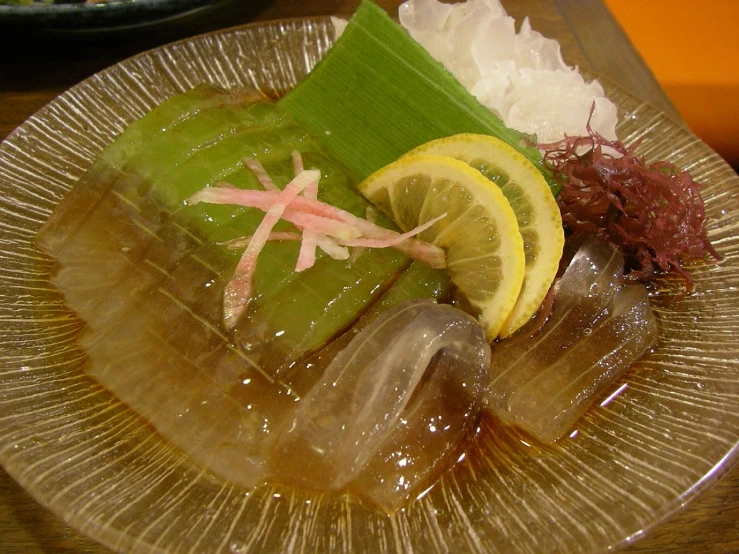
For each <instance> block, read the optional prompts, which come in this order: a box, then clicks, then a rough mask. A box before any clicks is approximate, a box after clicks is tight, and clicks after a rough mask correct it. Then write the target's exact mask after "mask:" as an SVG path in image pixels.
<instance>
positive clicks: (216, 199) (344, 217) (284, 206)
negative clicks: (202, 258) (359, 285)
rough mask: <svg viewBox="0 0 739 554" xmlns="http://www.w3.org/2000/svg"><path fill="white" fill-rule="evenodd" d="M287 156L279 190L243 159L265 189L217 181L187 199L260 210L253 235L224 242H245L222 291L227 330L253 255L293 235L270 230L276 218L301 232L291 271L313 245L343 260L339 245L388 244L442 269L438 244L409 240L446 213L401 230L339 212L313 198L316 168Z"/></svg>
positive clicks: (307, 262) (244, 297) (242, 301)
mask: <svg viewBox="0 0 739 554" xmlns="http://www.w3.org/2000/svg"><path fill="white" fill-rule="evenodd" d="M292 159H293V164H294V167H295V171H296V174H295V177H294V178H293V179H292V180H291V181H290V182H289V183H288V184H287V185H285V188H283V189H282V190H280V189H279V187H277V186H276V185H275V184H274V182H273V181H272V179H271V178H270V176H269V174H268V173H267V172H266V171H265V170H264V167H262V164H260V163H259V162H258V161H257V160H253V159H247V160H245V161H244V165H246V166H247V167H248V168H249V169H251V170H252V171H253V172H254V175H255V176H256V177H257V179H258V180H259V182H260V184H261V185H262V186H263V187H264V188H265V189H266V190H265V191H256V190H243V189H239V188H237V187H235V186H233V185H230V184H229V183H222V182H220V183H216V185H217V186H214V187H209V188H205V189H203V190H201V191H199V192H197V193H195V194H193V195H192V196H191V197H190V198H189V199H188V200H187V203H188V204H189V205H191V206H193V205H196V204H198V203H200V202H206V203H211V204H231V205H235V206H244V207H248V208H259V209H261V210H263V211H264V212H265V216H264V218H263V219H262V221H261V223H260V224H259V225H258V226H257V229H256V231H254V234H253V235H251V236H249V238H248V239H245V238H244V237H241V238H237V239H232V240H231V241H229V242H228V245H229V247H231V248H233V247H236V248H238V247H239V246H240V245H241V244H245V245H246V249H245V250H244V253H243V254H242V256H241V259H240V260H239V263H238V264H237V266H236V269H235V270H234V272H233V275H232V276H231V279H230V280H229V282H228V283H227V284H226V288H225V290H224V292H223V322H224V325H225V327H226V329H228V330H231V329H233V328H234V326H235V325H236V323H237V322H238V320H239V318H240V317H241V316H242V315H243V314H244V311H245V310H246V307H247V305H248V303H249V300H250V299H251V296H252V286H253V284H252V281H253V279H254V271H255V270H256V264H257V257H258V256H259V253H260V252H261V251H262V249H263V248H264V245H265V244H266V243H267V241H268V240H270V239H271V240H293V239H294V236H293V235H292V234H283V233H273V232H272V229H273V228H274V226H275V224H277V222H278V221H279V220H280V219H284V220H285V221H289V222H290V223H292V224H294V225H295V226H296V227H297V228H298V229H299V230H301V231H302V232H303V233H304V235H303V238H302V243H301V247H300V254H299V256H298V260H297V265H296V268H295V271H296V272H299V271H304V270H306V269H308V268H309V267H311V266H312V265H313V262H314V261H315V247H316V246H318V247H320V248H321V249H322V250H324V252H326V253H327V254H328V255H329V256H332V257H333V258H335V259H346V258H348V253H347V252H346V251H345V250H344V249H343V247H346V246H357V247H364V248H367V247H369V248H388V247H394V248H397V249H399V250H401V251H402V252H405V253H406V254H408V255H409V256H411V257H414V258H416V259H417V260H419V261H423V262H425V263H427V264H428V265H430V266H432V267H437V268H442V267H445V259H444V258H445V256H444V251H443V250H442V249H441V248H439V247H438V246H434V245H432V244H429V243H426V242H423V241H418V240H412V239H413V237H414V236H416V235H418V234H419V233H421V232H422V231H424V230H426V229H428V228H429V227H431V226H432V225H434V224H435V223H437V222H438V221H439V220H441V219H443V218H444V217H446V213H441V214H437V215H436V216H435V217H433V218H431V219H429V220H428V221H424V222H423V224H421V225H418V226H415V227H414V228H412V229H410V230H408V231H406V232H405V233H402V234H401V233H397V232H396V231H392V230H390V229H385V228H383V227H380V226H379V225H376V224H375V223H372V222H370V221H367V220H363V219H361V218H358V217H356V216H354V215H353V214H351V213H349V212H347V211H345V210H341V209H339V208H336V207H335V206H332V205H330V204H327V203H325V202H319V201H318V200H317V194H318V182H319V180H320V178H321V172H320V171H318V170H316V169H308V170H306V169H303V161H302V157H301V156H300V153H299V152H297V151H295V152H293V154H292ZM306 190H308V191H309V195H308V196H309V197H303V198H302V199H300V200H299V195H300V194H301V193H302V192H303V191H306ZM306 233H307V234H306Z"/></svg>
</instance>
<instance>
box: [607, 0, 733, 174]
mask: <svg viewBox="0 0 739 554" xmlns="http://www.w3.org/2000/svg"><path fill="white" fill-rule="evenodd" d="M605 3H606V5H607V6H608V8H609V9H610V10H611V12H612V13H613V15H614V16H615V18H616V19H617V20H618V22H619V23H620V24H621V26H622V27H623V29H624V31H625V32H626V34H627V35H628V36H629V38H630V39H631V42H632V43H633V44H634V46H635V47H636V49H637V50H638V51H639V53H640V54H641V55H642V57H643V58H644V61H645V62H646V64H647V65H648V66H649V68H650V69H651V70H652V72H653V73H654V75H655V76H656V78H657V80H658V81H659V83H660V84H661V85H662V87H663V88H664V90H665V92H666V93H667V95H668V96H669V97H670V99H671V100H672V102H673V103H674V104H675V106H676V107H677V109H678V110H679V111H680V113H681V115H682V116H683V118H684V119H685V122H686V123H687V125H688V126H689V127H690V128H691V129H692V130H693V132H695V133H696V134H697V135H698V136H699V137H700V138H702V139H703V140H704V141H706V142H707V143H708V144H709V146H711V147H712V148H713V149H714V150H716V151H717V152H718V153H719V154H720V155H721V156H722V157H723V158H724V159H726V160H727V161H728V162H729V163H731V164H732V165H733V166H734V167H735V168H736V167H738V166H739V41H737V40H736V25H737V23H739V1H738V0H702V1H700V2H698V1H696V0H646V1H644V0H605Z"/></svg>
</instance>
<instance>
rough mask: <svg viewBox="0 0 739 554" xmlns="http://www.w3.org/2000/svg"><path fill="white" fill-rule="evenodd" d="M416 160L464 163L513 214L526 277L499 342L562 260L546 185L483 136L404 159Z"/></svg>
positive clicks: (530, 308) (560, 234) (555, 211)
mask: <svg viewBox="0 0 739 554" xmlns="http://www.w3.org/2000/svg"><path fill="white" fill-rule="evenodd" d="M416 154H430V155H435V156H451V157H452V158H455V159H458V160H461V161H463V162H466V163H468V164H469V165H470V166H472V167H473V168H475V169H477V170H478V171H479V172H480V173H482V175H484V176H485V177H487V178H488V179H489V180H490V181H492V182H494V183H495V184H496V185H498V187H500V190H501V191H502V192H503V195H504V196H505V197H506V199H507V200H508V202H509V203H510V205H511V208H513V211H514V212H515V214H516V219H517V221H518V227H519V230H520V232H521V236H522V237H523V245H524V252H525V254H526V275H525V277H524V282H523V287H522V289H521V294H520V295H519V297H518V300H517V302H516V305H515V306H514V308H513V310H512V311H511V313H510V315H509V316H508V318H507V319H506V321H505V323H504V324H503V327H502V328H501V331H500V336H501V337H507V336H509V335H511V334H513V333H514V332H515V331H516V330H517V329H518V328H520V327H521V326H522V325H523V324H524V323H526V322H527V321H529V319H531V317H532V316H533V315H534V314H535V313H536V312H537V310H538V309H539V307H540V306H541V304H542V302H543V301H544V297H545V296H546V294H547V292H548V291H549V288H550V287H551V285H552V281H553V280H554V277H555V275H556V274H557V269H558V267H559V260H560V258H561V257H562V248H563V246H564V231H563V228H562V217H561V215H560V211H559V207H558V206H557V202H556V201H555V199H554V196H553V195H552V192H551V190H550V188H549V185H548V184H547V182H546V180H545V179H544V177H543V176H542V174H541V173H540V172H539V170H538V169H537V168H536V166H535V165H534V164H532V163H531V162H530V161H529V160H527V159H526V158H525V157H523V156H522V155H521V154H520V153H518V152H517V151H516V150H514V149H513V148H511V147H510V146H509V145H508V144H506V143H505V142H503V141H501V140H500V139H497V138H495V137H491V136H488V135H474V134H461V135H454V136H451V137H446V138H442V139H438V140H434V141H431V142H428V143H426V144H424V145H421V146H419V147H418V148H416V149H415V150H412V151H411V152H409V153H408V154H407V155H409V156H413V155H416Z"/></svg>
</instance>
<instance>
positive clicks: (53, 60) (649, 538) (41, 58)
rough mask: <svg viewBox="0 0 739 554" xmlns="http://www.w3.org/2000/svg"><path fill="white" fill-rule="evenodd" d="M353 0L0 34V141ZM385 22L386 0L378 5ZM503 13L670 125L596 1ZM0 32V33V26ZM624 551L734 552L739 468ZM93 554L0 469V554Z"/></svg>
mask: <svg viewBox="0 0 739 554" xmlns="http://www.w3.org/2000/svg"><path fill="white" fill-rule="evenodd" d="M358 3H359V2H358V0H322V1H307V0H273V1H268V0H267V1H265V0H227V1H224V2H220V3H217V4H216V5H214V6H213V7H212V8H211V9H209V10H207V11H204V12H200V13H199V14H197V15H189V16H183V17H180V18H176V19H174V20H171V21H168V22H165V23H160V24H157V25H150V26H147V27H141V28H134V29H127V30H112V31H111V30H109V31H106V32H90V31H87V32H72V31H60V30H47V31H40V30H38V29H33V28H26V29H23V28H17V27H14V28H4V27H2V26H0V140H2V139H4V138H5V137H6V136H7V135H8V134H9V133H11V132H12V131H13V130H14V129H15V128H16V127H17V126H18V125H20V124H21V123H23V121H24V120H25V119H26V118H27V117H29V116H30V115H32V114H33V113H34V112H35V111H36V110H38V109H39V108H41V107H42V106H44V105H45V104H46V103H48V102H49V101H51V100H52V99H53V98H54V97H55V96H56V95H58V94H59V93H61V92H63V91H64V90H66V89H67V88H69V87H71V86H72V85H74V84H76V83H77V82H79V81H81V80H83V79H85V78H86V77H89V76H90V75H93V74H94V73H96V72H97V71H99V70H101V69H103V68H105V67H107V66H109V65H112V64H115V63H117V62H119V61H121V60H122V59H125V58H126V57H129V56H131V55H134V54H136V53H138V52H141V51H143V50H146V49H149V48H153V47H156V46H158V45H161V44H165V43H167V42H171V41H173V40H178V39H181V38H185V37H188V36H192V35H195V34H199V33H203V32H207V31H210V30H213V29H218V28H223V27H230V26H234V25H240V24H243V23H248V22H251V21H266V20H269V19H279V18H285V17H302V16H309V15H331V14H339V15H349V14H350V13H352V11H353V10H354V8H355V7H356V5H357V4H358ZM377 3H378V4H380V5H381V6H383V7H384V8H386V9H387V10H388V12H390V13H391V14H396V13H397V6H398V5H399V4H400V2H399V1H396V0H393V1H391V0H385V1H378V2H377ZM504 4H505V6H506V8H507V9H508V11H509V13H510V14H511V15H514V16H515V17H517V18H520V17H522V16H524V15H527V14H529V15H531V19H532V24H533V27H534V28H535V29H537V30H539V31H541V32H542V33H544V34H545V35H547V36H554V37H556V38H558V39H559V40H560V43H561V44H562V50H563V54H564V56H565V59H566V60H567V61H568V62H569V63H572V64H578V65H579V66H581V67H582V68H585V69H588V70H590V71H592V72H594V73H596V74H598V75H602V76H605V77H607V78H609V79H610V80H612V81H613V82H615V83H617V84H619V85H620V86H622V87H623V88H625V89H627V90H629V91H630V92H631V93H632V94H634V95H636V96H638V97H640V98H643V99H645V100H647V101H648V102H650V103H652V104H653V105H655V106H657V107H658V108H659V109H661V110H662V111H664V112H666V113H668V114H669V115H670V116H671V117H672V118H673V119H675V120H676V121H680V116H679V114H678V113H677V111H676V110H675V109H674V107H673V106H672V104H671V103H670V102H669V100H668V99H667V97H666V96H665V95H664V93H663V92H662V89H661V88H660V87H659V84H658V83H657V82H656V80H655V79H654V77H653V75H652V74H651V72H650V71H649V69H648V68H647V67H646V66H645V65H644V64H643V62H642V61H641V58H640V57H639V55H638V53H636V52H635V51H634V49H633V48H632V46H631V44H630V43H629V42H628V39H627V38H626V36H625V35H624V33H623V32H622V30H621V29H620V28H619V27H618V25H617V24H616V22H615V21H614V20H613V18H612V17H611V15H610V13H609V12H608V11H607V9H606V8H605V7H604V5H603V4H602V3H601V2H600V1H598V0H508V1H504ZM0 25H2V24H1V23H0ZM625 551H626V552H631V553H642V554H645V553H675V552H701V553H706V554H708V553H718V552H739V468H734V469H733V470H730V471H729V472H728V474H727V475H726V476H725V477H724V478H723V479H721V480H720V481H719V482H718V483H717V484H715V485H714V486H713V487H711V488H710V489H709V490H707V491H705V492H704V493H703V494H702V495H700V496H699V497H698V498H696V499H694V500H693V501H692V502H690V503H689V505H688V506H687V507H686V508H685V509H684V510H682V511H681V512H679V513H678V514H677V515H675V516H673V517H672V518H671V519H669V520H668V521H667V522H664V523H662V524H661V525H658V526H657V527H655V528H654V529H652V530H650V531H649V532H648V533H646V537H644V538H642V539H641V540H639V541H637V542H636V543H635V544H633V545H631V546H629V547H628V548H626V549H625ZM60 552H68V553H83V552H84V553H87V552H89V553H99V552H107V550H106V549H104V548H103V547H101V546H100V545H98V544H97V543H95V542H94V541H92V540H90V539H88V538H86V537H84V536H82V535H80V534H79V533H77V532H76V531H74V530H73V529H71V528H69V527H68V526H66V525H65V524H64V523H63V522H62V521H61V520H60V519H58V518H57V517H56V516H55V515H54V514H52V513H51V512H49V511H48V510H46V509H45V508H44V507H42V506H40V505H39V504H37V503H36V502H35V501H34V500H33V499H32V498H31V497H30V496H29V495H28V494H27V493H26V492H25V491H24V490H23V489H22V488H21V487H19V486H18V485H17V484H16V483H15V482H14V481H13V480H12V479H11V478H10V477H9V476H8V475H7V474H6V473H5V472H4V471H2V470H0V553H32V554H36V553H60Z"/></svg>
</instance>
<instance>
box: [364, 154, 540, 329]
mask: <svg viewBox="0 0 739 554" xmlns="http://www.w3.org/2000/svg"><path fill="white" fill-rule="evenodd" d="M359 190H360V191H361V192H362V194H364V196H365V197H367V199H368V200H369V201H370V202H372V203H374V204H375V205H376V206H377V207H378V208H379V209H380V210H381V211H382V212H384V213H385V215H387V216H388V217H390V218H392V219H393V221H395V223H396V224H397V225H398V226H399V227H400V228H401V229H403V230H404V231H408V230H410V229H413V228H414V227H417V226H419V225H422V224H424V223H425V222H427V221H429V220H431V219H433V218H435V217H437V216H439V215H441V214H446V217H444V218H443V219H441V220H440V221H438V222H437V223H435V224H434V225H432V226H431V227H429V228H428V229H426V230H425V231H423V232H422V233H421V234H420V235H419V238H421V239H422V240H425V241H427V242H431V243H433V244H435V245H437V246H439V247H441V248H443V249H444V250H445V251H446V262H447V269H448V271H449V274H450V277H451V278H452V281H454V283H455V284H456V285H457V287H459V289H460V290H461V291H462V293H463V294H464V295H465V296H466V297H467V300H468V301H469V302H470V304H471V305H472V306H473V307H474V308H475V309H477V310H478V312H479V313H478V320H479V321H480V323H481V325H482V326H483V328H484V329H485V331H486V332H487V335H488V338H489V339H490V340H492V339H494V338H495V337H497V336H498V334H499V332H500V329H501V327H502V325H503V323H504V321H505V320H506V318H507V317H508V314H509V313H510V312H511V310H512V309H513V306H514V305H515V303H516V299H517V298H518V296H519V292H520V291H521V285H522V283H523V277H524V259H525V257H524V249H523V240H522V239H521V234H520V233H519V231H518V224H517V222H516V216H515V214H514V213H513V210H512V209H511V206H510V205H509V203H508V201H507V200H506V199H505V197H504V196H503V193H502V192H501V191H500V189H499V188H498V187H495V186H491V184H490V181H489V180H488V179H487V178H485V177H483V176H482V175H481V174H480V172H479V171H477V170H475V169H472V168H471V167H470V166H469V165H468V164H466V163H464V162H461V161H459V160H455V159H453V158H450V157H447V156H428V155H418V156H405V157H403V158H401V159H399V160H397V161H396V162H393V163H391V164H390V165H388V166H385V167H384V168H382V169H380V170H378V171H377V172H375V173H373V174H372V175H370V176H369V177H368V178H367V179H366V180H365V181H363V182H362V183H361V184H360V185H359Z"/></svg>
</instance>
